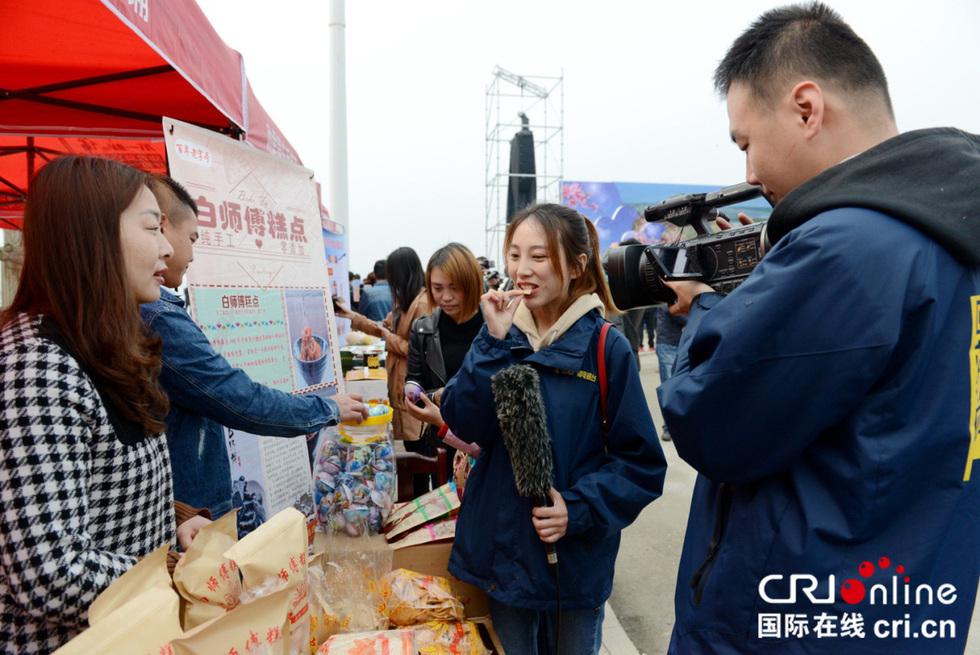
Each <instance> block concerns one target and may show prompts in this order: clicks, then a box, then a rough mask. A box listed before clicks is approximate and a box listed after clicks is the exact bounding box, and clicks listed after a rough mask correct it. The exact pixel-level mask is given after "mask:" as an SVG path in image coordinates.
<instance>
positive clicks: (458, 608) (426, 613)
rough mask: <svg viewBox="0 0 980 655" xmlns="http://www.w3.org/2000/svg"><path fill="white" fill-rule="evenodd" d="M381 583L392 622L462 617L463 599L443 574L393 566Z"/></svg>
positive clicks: (401, 622)
mask: <svg viewBox="0 0 980 655" xmlns="http://www.w3.org/2000/svg"><path fill="white" fill-rule="evenodd" d="M384 585H385V591H384V598H385V613H386V614H387V615H388V620H389V621H391V623H392V624H393V625H400V626H407V625H418V624H420V623H426V622H428V621H462V620H463V603H462V602H460V600H459V599H458V598H456V596H454V595H453V590H452V587H451V586H450V585H449V580H447V579H445V578H440V577H438V576H434V575H423V574H421V573H416V572H415V571H409V570H407V569H396V570H394V571H392V572H391V573H389V574H388V575H386V576H385V579H384Z"/></svg>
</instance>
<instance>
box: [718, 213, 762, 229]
mask: <svg viewBox="0 0 980 655" xmlns="http://www.w3.org/2000/svg"><path fill="white" fill-rule="evenodd" d="M738 222H739V223H741V224H742V225H752V223H753V220H752V219H751V218H749V215H748V214H746V213H745V212H739V213H738ZM715 223H717V224H718V227H719V228H720V229H722V230H730V229H732V223H731V221H729V220H728V219H727V218H725V217H724V216H719V217H718V218H716V219H715Z"/></svg>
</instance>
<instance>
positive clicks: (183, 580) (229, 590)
mask: <svg viewBox="0 0 980 655" xmlns="http://www.w3.org/2000/svg"><path fill="white" fill-rule="evenodd" d="M235 514H236V513H235V512H234V511H232V512H229V513H227V514H225V515H224V516H222V517H221V518H220V519H218V520H217V521H215V522H213V523H210V524H208V525H206V526H204V527H203V528H201V530H200V531H199V532H198V533H197V536H196V537H195V538H194V541H193V542H191V547H190V548H189V549H188V550H187V552H186V553H184V556H183V557H181V558H180V561H179V562H178V563H177V567H176V568H175V569H174V586H175V587H176V588H177V591H178V592H179V593H180V595H181V597H182V598H183V599H184V600H185V601H186V602H185V605H184V613H183V625H184V629H185V630H190V629H192V628H194V627H196V626H199V625H201V624H202V623H205V622H207V621H210V620H211V619H213V618H215V617H218V616H221V615H222V614H224V613H225V612H227V611H228V610H230V609H232V608H234V607H235V606H237V605H238V603H239V602H240V601H239V597H240V596H241V593H242V584H241V578H240V577H239V574H238V568H237V566H236V565H235V563H234V562H231V561H229V560H228V559H227V558H226V557H225V551H226V550H228V549H229V548H230V547H231V546H233V545H234V544H235V542H236V541H237V540H238V523H237V519H236V518H235Z"/></svg>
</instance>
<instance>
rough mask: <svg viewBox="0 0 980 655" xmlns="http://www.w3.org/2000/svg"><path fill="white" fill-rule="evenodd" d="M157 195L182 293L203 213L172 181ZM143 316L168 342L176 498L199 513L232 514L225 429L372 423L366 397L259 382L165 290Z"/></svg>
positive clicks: (162, 181) (172, 279)
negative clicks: (286, 389)
mask: <svg viewBox="0 0 980 655" xmlns="http://www.w3.org/2000/svg"><path fill="white" fill-rule="evenodd" d="M151 189H152V191H153V194H154V195H155V196H156V198H157V201H158V202H159V204H160V209H161V210H162V213H163V215H164V218H163V220H161V226H162V228H163V233H164V235H165V236H166V237H167V240H168V241H170V243H171V244H172V245H173V248H174V256H173V257H172V258H171V259H170V260H169V261H168V262H167V271H166V274H165V275H164V280H165V284H164V285H163V286H164V287H168V288H176V287H178V286H180V283H181V281H182V280H183V278H184V273H185V272H186V271H187V266H188V265H189V264H190V262H191V261H192V260H193V258H194V242H195V241H197V205H196V204H195V202H194V200H193V199H192V198H191V197H190V195H189V194H188V193H187V191H186V190H185V189H184V188H183V187H182V186H180V185H179V184H178V183H177V182H175V181H173V180H171V179H170V178H163V177H161V178H157V179H154V180H153V183H152V184H151ZM140 314H141V315H142V317H143V322H144V323H146V325H147V327H149V328H150V330H151V331H153V332H156V333H157V334H159V335H160V337H161V338H162V339H163V369H162V370H161V372H160V382H161V384H162V385H163V388H164V389H165V390H166V392H167V395H169V396H170V414H168V416H167V445H168V447H169V449H170V459H171V466H172V468H173V480H174V497H175V498H176V499H177V500H179V501H181V502H184V503H187V504H189V505H192V506H193V507H207V508H208V509H209V510H210V511H211V516H213V517H214V518H218V517H219V516H221V515H223V514H225V513H226V512H228V511H229V510H231V509H232V500H231V498H232V486H231V467H230V464H229V460H228V448H227V446H226V444H225V437H224V430H223V427H222V426H228V427H230V428H233V429H236V430H242V431H245V432H249V433H252V434H259V435H264V436H277V437H294V436H298V435H301V434H309V433H312V432H316V431H318V430H319V429H320V428H322V427H324V426H328V425H334V424H336V423H337V422H338V421H340V420H353V419H357V418H359V417H366V416H367V408H366V407H365V406H364V404H363V403H362V402H361V398H360V397H359V396H354V395H350V396H349V395H346V394H337V395H335V396H333V397H332V398H330V399H325V398H321V397H319V396H314V395H308V396H296V395H292V394H288V393H283V392H281V391H277V390H275V389H270V388H269V387H266V386H263V385H261V384H259V383H257V382H254V381H252V379H251V378H249V376H248V375H247V374H246V373H245V372H244V371H242V370H241V369H237V368H232V366H231V365H230V364H229V363H228V361H227V360H225V358H224V357H222V356H221V355H220V354H218V353H217V352H216V351H215V350H214V348H213V347H212V346H211V342H210V341H208V338H207V337H206V336H204V333H203V332H202V331H201V329H200V328H199V327H198V326H197V324H196V323H194V321H193V320H192V319H191V317H190V315H189V314H188V313H187V311H186V310H185V309H184V302H183V301H182V300H181V299H180V298H178V297H177V296H176V295H175V294H173V293H171V292H170V291H168V290H167V289H166V288H161V289H160V300H158V301H157V302H154V303H149V304H146V305H141V306H140Z"/></svg>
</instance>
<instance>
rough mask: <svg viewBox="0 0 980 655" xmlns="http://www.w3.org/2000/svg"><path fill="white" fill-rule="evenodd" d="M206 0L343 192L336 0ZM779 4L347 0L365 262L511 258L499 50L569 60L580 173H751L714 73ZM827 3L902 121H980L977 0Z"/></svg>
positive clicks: (733, 178) (358, 250)
mask: <svg viewBox="0 0 980 655" xmlns="http://www.w3.org/2000/svg"><path fill="white" fill-rule="evenodd" d="M198 2H199V3H200V5H201V6H202V8H203V9H204V11H205V12H206V13H207V15H208V17H209V18H210V19H211V21H212V23H213V24H214V27H215V29H216V30H217V31H218V33H219V34H220V35H221V36H222V38H223V39H224V40H225V41H226V42H227V43H228V45H230V46H231V47H233V48H235V49H236V50H238V51H240V52H241V53H242V54H243V55H244V56H245V64H246V70H247V72H248V75H249V78H250V80H251V82H252V86H253V88H254V89H255V92H256V94H257V95H258V97H259V99H260V100H261V101H262V103H263V105H265V107H266V109H267V110H268V111H269V113H270V115H271V116H272V117H273V120H275V121H276V123H277V124H278V125H279V127H280V128H281V129H282V131H283V132H284V134H285V135H286V137H287V138H288V139H289V140H290V142H291V143H292V144H293V146H294V147H295V148H296V149H297V151H298V152H299V154H300V157H301V158H302V159H303V162H304V164H305V165H306V166H308V167H310V168H312V169H313V170H314V171H316V174H317V177H318V179H319V180H320V181H321V182H322V183H323V185H324V193H325V203H326V205H327V207H328V208H329V207H330V198H329V196H328V195H326V194H327V183H328V179H329V177H328V176H329V156H328V153H329V132H328V60H327V56H328V52H329V43H328V34H327V32H328V29H327V18H328V10H327V8H328V0H279V1H278V2H275V3H270V2H268V0H261V1H260V0H235V1H232V0H198ZM779 4H780V3H778V2H776V3H774V2H760V1H755V0H739V1H738V2H731V1H717V2H714V1H712V2H708V1H699V0H686V1H683V2H663V1H656V2H653V1H649V2H642V1H639V0H637V1H634V2H626V1H624V0H605V1H604V2H601V3H600V2H594V1H592V2H586V1H580V0H562V1H559V0H541V1H535V0H493V1H483V2H477V1H476V0H466V1H460V0H412V1H410V2H406V1H405V0H377V1H372V0H348V2H347V3H346V9H347V31H346V40H347V116H348V152H349V179H350V191H349V194H350V195H349V197H350V220H349V234H350V237H351V240H350V247H351V263H352V266H353V270H355V271H357V272H360V273H362V274H363V273H366V272H367V271H368V270H370V266H371V264H372V263H373V261H374V260H375V259H378V258H381V257H384V256H386V255H387V253H389V252H390V251H391V250H393V249H394V248H397V247H399V246H403V245H407V246H412V247H413V248H415V249H416V251H417V252H418V253H419V256H420V257H421V259H422V262H423V265H424V263H425V261H426V260H427V258H428V257H429V255H430V254H431V253H432V251H433V250H434V249H436V248H438V247H439V246H441V245H443V244H445V243H446V242H447V241H450V240H456V241H461V242H463V243H465V244H466V245H468V246H469V247H471V248H472V249H473V250H474V252H476V254H487V255H488V256H490V258H491V259H496V260H499V259H500V254H499V253H484V250H485V247H484V244H485V240H484V153H485V139H484V134H485V107H484V103H485V93H486V89H487V86H488V85H489V84H490V82H491V81H492V72H493V69H494V66H495V65H499V66H501V67H503V68H505V69H508V70H510V71H512V72H515V73H518V74H523V75H542V76H558V75H560V74H562V72H563V73H564V110H565V111H564V131H565V150H564V176H565V178H566V179H571V180H595V181H624V182H665V183H690V184H717V185H719V186H721V185H727V184H733V183H735V182H739V181H742V179H743V175H744V165H743V160H742V156H741V153H740V152H738V151H737V149H736V148H735V147H734V145H732V144H731V142H730V141H729V138H728V121H727V115H726V113H725V107H724V103H723V102H722V101H721V100H720V99H719V98H718V97H717V96H716V95H714V93H713V90H712V84H711V77H712V73H713V70H714V67H715V65H716V64H717V63H718V61H719V60H720V59H721V57H722V56H723V55H724V53H725V51H726V49H727V47H728V46H729V45H730V44H731V42H732V41H733V40H734V39H735V38H736V37H737V36H738V35H739V34H740V33H741V32H742V31H743V30H744V29H745V28H746V27H747V26H748V25H749V23H750V22H751V21H752V20H754V19H755V18H756V17H757V16H758V15H759V14H760V13H762V12H763V11H765V10H766V9H769V8H772V7H775V6H778V5H779ZM829 4H830V5H831V6H832V7H834V8H835V9H836V10H837V11H839V12H840V13H841V14H842V15H843V17H844V19H845V20H846V21H848V22H849V23H850V24H851V26H852V27H853V28H854V29H855V31H857V33H858V34H859V35H860V36H861V37H862V38H864V39H865V41H867V42H868V44H869V45H870V46H871V48H872V50H874V52H875V53H876V54H877V55H878V57H879V59H880V60H881V62H882V65H883V66H884V69H885V73H886V75H887V76H888V81H889V85H890V88H891V93H892V100H893V103H894V106H895V111H896V114H897V118H898V124H899V129H900V130H902V131H906V130H912V129H917V128H921V127H931V126H937V125H952V126H956V127H960V128H963V129H966V130H969V131H971V132H980V2H977V1H976V0H934V1H933V2H929V3H925V2H922V1H921V0H890V1H887V2H886V1H881V0H871V1H868V0H860V1H859V0H838V1H836V2H831V3H829ZM532 118H533V117H532ZM539 165H540V164H539ZM549 172H551V171H549Z"/></svg>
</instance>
